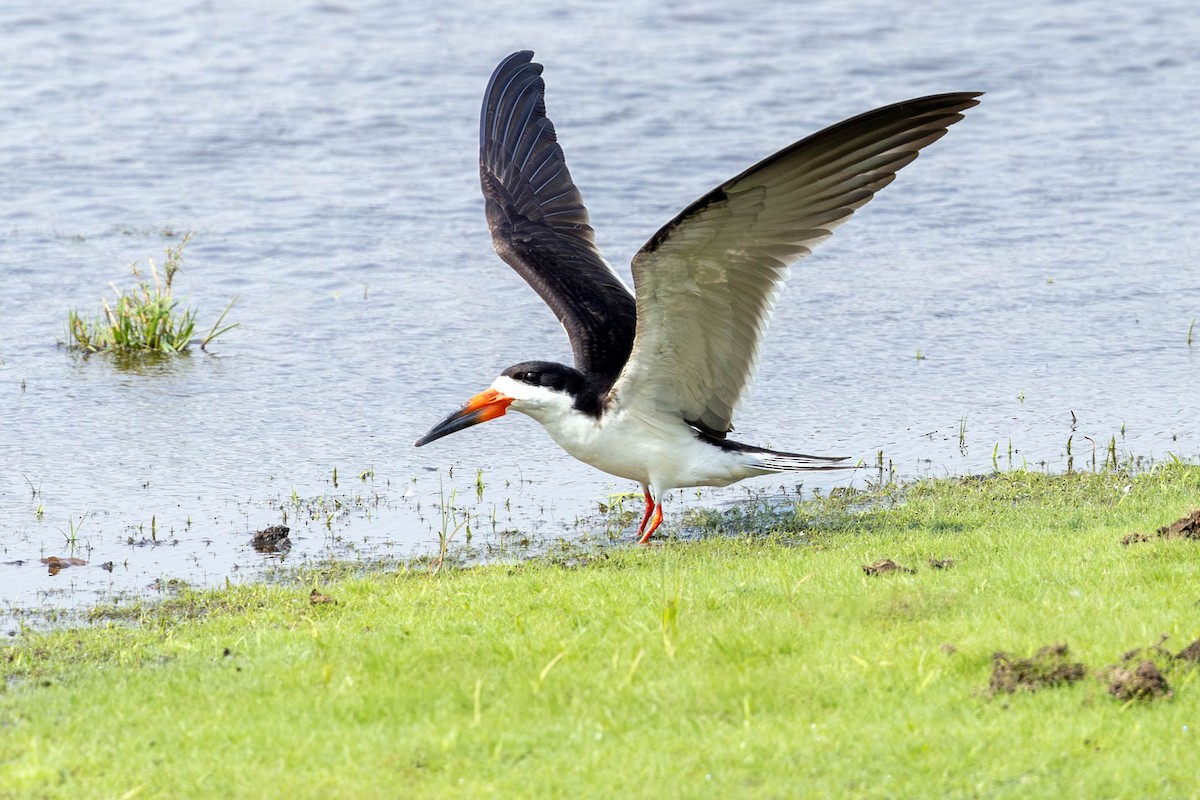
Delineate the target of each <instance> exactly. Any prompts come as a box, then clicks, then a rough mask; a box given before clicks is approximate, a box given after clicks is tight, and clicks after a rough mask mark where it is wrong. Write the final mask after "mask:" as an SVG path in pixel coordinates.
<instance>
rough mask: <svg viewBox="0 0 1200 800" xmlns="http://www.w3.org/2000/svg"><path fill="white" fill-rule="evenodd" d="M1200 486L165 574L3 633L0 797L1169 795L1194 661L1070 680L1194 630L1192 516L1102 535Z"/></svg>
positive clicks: (800, 513) (946, 496)
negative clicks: (329, 567)
mask: <svg viewBox="0 0 1200 800" xmlns="http://www.w3.org/2000/svg"><path fill="white" fill-rule="evenodd" d="M1197 505H1200V467H1196V466H1186V465H1182V464H1170V465H1164V466H1159V467H1156V468H1155V469H1153V470H1151V471H1149V472H1148V473H1145V474H1142V475H1138V476H1136V477H1129V476H1128V475H1125V474H1123V473H1118V472H1103V473H1100V474H1092V473H1087V474H1078V473H1076V474H1071V475H1066V476H1047V475H1042V474H1032V473H1023V472H1022V473H1006V474H1003V475H1000V476H997V477H994V478H988V479H968V480H943V481H933V482H927V483H921V484H917V485H915V486H912V487H908V488H907V489H905V490H903V491H900V490H896V489H894V488H890V489H885V490H884V491H882V492H881V493H877V494H875V495H872V496H863V495H856V494H850V493H841V494H839V495H838V496H837V497H834V498H828V499H822V500H818V501H811V502H809V503H805V504H803V505H802V506H800V507H799V508H798V510H797V513H796V514H795V515H794V516H793V515H790V514H784V515H781V514H778V513H776V512H775V511H773V510H772V509H770V508H768V507H766V506H762V505H758V506H754V505H752V506H750V507H748V508H743V509H739V510H737V511H735V512H731V513H729V514H726V515H718V516H714V515H708V516H706V517H705V519H704V523H705V524H706V525H709V526H711V527H714V528H717V527H720V528H722V529H724V530H725V532H726V533H727V534H729V535H718V534H710V535H707V536H704V537H701V538H700V539H699V540H696V541H687V542H679V541H675V542H667V543H665V544H663V545H660V546H656V547H652V548H639V547H634V546H625V547H618V548H611V549H608V550H604V551H600V552H596V553H593V554H591V555H590V556H589V557H587V558H584V559H579V558H575V559H572V560H570V562H569V563H567V562H560V563H556V562H555V560H554V559H552V558H549V557H547V558H544V559H541V560H536V561H533V562H530V563H524V564H520V565H513V566H492V567H479V568H473V569H445V570H443V571H442V572H441V573H440V574H438V575H436V576H430V575H429V574H428V572H427V570H425V569H424V568H422V569H414V570H412V571H409V572H401V573H399V574H373V575H367V576H361V577H353V576H350V577H347V576H345V574H344V573H342V575H341V576H340V577H337V578H324V577H322V576H318V575H312V574H310V575H308V576H305V577H303V578H302V579H301V580H299V581H298V582H297V583H294V584H291V585H273V586H272V585H254V586H234V587H230V588H228V589H225V590H222V591H216V592H202V593H184V594H183V595H181V596H180V597H178V598H175V599H172V600H169V601H166V602H164V603H162V604H159V605H153V606H147V607H145V608H142V609H137V610H135V611H134V612H132V619H122V620H120V621H117V622H113V621H107V622H106V621H104V620H100V621H98V622H96V623H95V624H93V625H92V626H91V627H86V628H80V629H71V630H60V631H54V632H50V633H46V634H32V633H30V634H25V635H23V636H21V637H19V638H18V639H17V640H16V641H15V642H13V643H11V644H9V645H8V646H7V648H5V649H3V650H0V670H2V671H3V672H4V673H5V674H6V675H7V677H8V682H7V684H5V685H6V687H7V688H5V689H2V690H0V798H16V797H72V798H74V797H114V798H115V797H135V796H136V797H171V798H175V797H254V798H258V797H286V798H289V799H291V800H295V799H297V798H310V797H311V798H339V797H345V798H361V797H452V798H453V797H462V798H477V797H505V798H508V797H539V798H540V797H649V796H653V797H716V798H728V797H830V798H844V797H879V798H893V797H895V798H906V797H917V798H925V797H937V798H945V797H972V798H1009V797H1011V798H1041V797H1045V798H1061V797H1105V798H1118V797H1129V798H1140V797H1151V796H1153V797H1195V796H1197V793H1198V792H1200V789H1198V788H1197V784H1196V780H1195V778H1196V774H1197V769H1198V766H1200V756H1197V752H1198V742H1197V739H1196V737H1197V736H1200V681H1198V680H1197V674H1198V673H1200V670H1193V669H1190V668H1187V667H1185V666H1182V665H1173V666H1171V667H1169V668H1168V670H1167V678H1168V680H1169V681H1170V682H1171V688H1172V689H1173V692H1174V694H1173V696H1172V697H1170V698H1166V699H1158V700H1153V701H1149V702H1128V703H1122V702H1120V701H1119V700H1116V699H1114V698H1113V697H1111V696H1110V695H1109V694H1108V692H1107V690H1106V687H1105V686H1104V685H1103V684H1102V683H1101V682H1100V681H1099V680H1098V679H1097V678H1096V677H1095V676H1096V675H1097V674H1098V673H1100V672H1101V671H1102V670H1103V669H1104V667H1105V666H1106V665H1109V664H1115V663H1118V662H1119V661H1120V660H1121V656H1122V654H1123V653H1124V652H1126V651H1127V650H1130V649H1132V648H1134V647H1139V646H1151V645H1154V644H1155V643H1156V642H1157V641H1158V640H1159V637H1160V634H1162V633H1167V634H1170V637H1171V638H1170V639H1169V640H1168V641H1167V646H1168V647H1169V648H1170V649H1171V650H1172V651H1176V650H1179V649H1182V648H1183V647H1184V646H1185V645H1187V644H1188V643H1190V642H1191V641H1193V640H1194V639H1196V638H1197V637H1198V636H1200V615H1198V614H1197V610H1196V609H1197V601H1198V599H1200V590H1198V589H1197V586H1198V584H1197V580H1196V576H1197V574H1200V573H1198V567H1200V542H1194V541H1187V540H1175V541H1162V540H1157V541H1151V542H1146V543H1141V544H1136V545H1132V546H1128V547H1126V546H1123V545H1122V544H1121V543H1120V540H1121V538H1122V537H1123V536H1124V535H1126V534H1128V533H1129V532H1131V531H1134V530H1142V531H1147V532H1150V533H1153V531H1154V530H1155V529H1156V528H1157V527H1158V526H1160V525H1164V524H1166V523H1169V522H1173V521H1174V520H1175V519H1177V518H1178V517H1181V516H1183V515H1184V514H1185V513H1186V512H1187V511H1189V510H1190V509H1191V508H1194V507H1196V506H1197ZM763 528H772V529H774V533H772V534H770V535H761V534H760V535H754V536H746V535H740V534H739V533H738V531H739V530H740V529H750V530H755V531H761V530H762V529H763ZM880 558H891V559H894V560H895V561H897V562H899V563H900V564H901V565H903V566H906V567H910V568H912V569H914V570H915V571H914V572H911V573H909V572H893V573H890V574H887V575H878V576H868V575H866V574H865V573H864V571H863V570H862V566H863V565H865V564H870V563H872V562H874V561H876V560H877V559H880ZM930 558H936V559H953V566H951V567H950V568H948V569H934V568H932V567H931V566H929V564H928V560H929V559H930ZM314 587H318V588H319V589H320V591H321V592H322V593H323V594H325V595H328V596H329V597H331V598H333V599H334V600H336V604H334V603H320V604H313V603H312V602H310V597H309V593H310V591H311V590H312V589H313V588H314ZM1055 643H1066V644H1068V645H1069V646H1070V655H1071V657H1072V658H1073V659H1077V660H1079V661H1082V662H1084V663H1086V664H1087V665H1088V668H1089V674H1088V677H1086V678H1085V679H1084V680H1082V681H1080V682H1078V683H1075V684H1073V685H1070V686H1063V687H1056V688H1050V689H1044V690H1042V691H1039V692H1019V693H1017V694H1012V695H1008V694H1002V695H997V696H991V695H990V694H989V693H988V691H987V687H988V683H989V678H990V675H991V668H992V655H993V653H995V652H996V651H1006V652H1008V653H1009V654H1010V655H1011V656H1012V657H1013V658H1024V657H1027V656H1030V655H1032V654H1034V653H1035V652H1036V651H1037V650H1038V648H1040V647H1042V646H1044V645H1049V644H1055Z"/></svg>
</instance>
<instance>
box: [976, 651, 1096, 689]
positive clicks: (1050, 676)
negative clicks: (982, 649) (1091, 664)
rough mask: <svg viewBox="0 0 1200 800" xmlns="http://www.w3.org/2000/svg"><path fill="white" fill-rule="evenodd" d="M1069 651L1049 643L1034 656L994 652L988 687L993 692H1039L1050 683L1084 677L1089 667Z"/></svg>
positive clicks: (1074, 680)
mask: <svg viewBox="0 0 1200 800" xmlns="http://www.w3.org/2000/svg"><path fill="white" fill-rule="evenodd" d="M1067 653H1068V648H1067V646H1066V645H1065V644H1053V645H1047V646H1046V647H1043V648H1041V649H1039V650H1038V651H1037V653H1035V654H1034V656H1033V658H1021V659H1014V658H1013V657H1012V656H1010V655H1009V654H1008V653H995V654H993V655H992V679H991V681H990V682H989V684H988V689H989V691H990V692H991V693H992V694H998V693H1000V692H1006V693H1007V694H1013V693H1014V692H1017V691H1028V692H1036V691H1037V690H1038V689H1044V688H1046V687H1049V686H1057V685H1059V684H1062V683H1066V684H1072V683H1075V682H1076V681H1079V680H1082V679H1083V677H1084V676H1085V675H1086V674H1087V667H1086V666H1085V665H1084V664H1081V663H1079V662H1072V661H1070V660H1069V659H1068V658H1067Z"/></svg>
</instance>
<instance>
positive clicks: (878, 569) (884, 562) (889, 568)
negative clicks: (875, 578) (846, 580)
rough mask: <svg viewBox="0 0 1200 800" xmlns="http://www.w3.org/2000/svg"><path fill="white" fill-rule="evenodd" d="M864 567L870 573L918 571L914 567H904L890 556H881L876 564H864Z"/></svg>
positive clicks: (864, 570) (883, 573)
mask: <svg viewBox="0 0 1200 800" xmlns="http://www.w3.org/2000/svg"><path fill="white" fill-rule="evenodd" d="M862 569H863V572H865V573H867V574H868V575H886V574H887V573H889V572H910V573H911V572H916V570H915V569H913V568H912V567H902V566H900V565H899V564H897V563H896V562H895V561H892V560H891V559H890V558H881V559H879V560H878V561H876V562H875V563H874V564H864V565H863V568H862Z"/></svg>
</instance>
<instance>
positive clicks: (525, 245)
mask: <svg viewBox="0 0 1200 800" xmlns="http://www.w3.org/2000/svg"><path fill="white" fill-rule="evenodd" d="M532 58H533V53H532V52H531V51H528V50H525V51H522V52H519V53H513V54H512V55H510V56H509V57H508V58H506V59H504V60H503V61H502V62H500V65H499V66H498V67H496V71H495V72H494V73H493V74H492V79H491V80H490V81H489V82H488V86H487V91H486V93H485V94H484V96H483V111H482V114H481V116H480V122H479V178H480V182H481V183H482V185H483V196H484V199H485V201H486V208H487V219H488V225H489V226H490V227H491V229H492V244H493V245H494V247H495V248H496V253H497V254H498V255H499V256H500V257H501V258H502V259H504V260H505V261H506V262H507V263H508V264H509V266H511V267H512V268H513V269H515V270H516V271H517V272H518V273H520V275H521V277H523V278H524V279H525V280H526V281H528V282H529V285H530V286H532V287H533V288H534V289H535V290H536V291H537V293H538V294H539V295H541V298H542V299H543V300H544V301H546V304H547V305H548V306H550V308H551V309H552V310H553V311H554V313H555V315H556V316H557V317H558V320H559V322H561V323H562V325H563V328H565V329H566V332H567V336H568V337H569V338H570V340H571V350H572V352H573V353H574V357H575V366H576V368H577V369H579V370H580V371H581V372H583V373H584V374H586V375H588V376H589V378H591V379H592V381H593V383H594V388H596V389H598V390H600V391H606V390H607V389H608V387H609V386H610V385H611V384H612V382H613V381H614V380H615V379H616V377H617V375H618V373H620V371H621V368H622V367H623V366H624V365H625V362H626V360H627V358H628V356H629V351H630V348H631V347H632V346H633V338H634V326H635V324H636V311H635V307H634V299H633V295H632V294H631V293H630V291H629V289H628V288H627V287H626V286H625V284H624V283H623V282H622V281H621V279H620V278H619V277H618V276H617V274H616V272H614V271H613V268H612V267H611V266H610V265H609V264H608V262H607V261H605V260H604V257H603V256H602V255H601V254H600V251H599V249H597V247H596V243H595V239H594V237H593V233H592V228H591V226H590V225H589V224H588V213H587V209H586V208H584V206H583V197H582V195H580V193H579V190H578V189H577V188H575V184H574V182H572V180H571V173H570V172H568V171H567V162H566V160H565V159H564V158H563V152H562V148H561V147H559V146H558V142H557V140H556V137H555V134H554V125H553V123H551V122H550V120H549V118H548V117H547V116H546V106H545V102H544V97H543V95H544V92H545V88H546V87H545V84H544V83H543V81H542V65H541V64H537V63H535V62H533V61H532V60H531V59H532Z"/></svg>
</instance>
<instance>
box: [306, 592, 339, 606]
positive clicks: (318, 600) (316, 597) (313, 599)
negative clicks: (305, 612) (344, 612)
mask: <svg viewBox="0 0 1200 800" xmlns="http://www.w3.org/2000/svg"><path fill="white" fill-rule="evenodd" d="M308 602H309V603H311V604H312V605H314V606H318V605H322V604H327V603H328V604H333V605H337V600H334V599H333V598H332V597H330V596H329V595H327V594H321V593H320V592H318V591H317V590H316V589H313V590H312V594H310V595H309V596H308Z"/></svg>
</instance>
